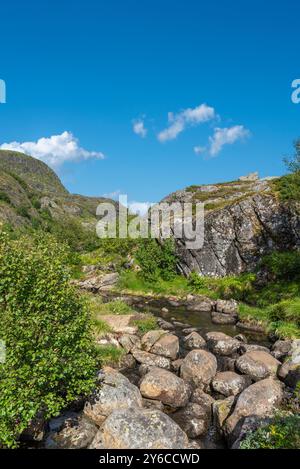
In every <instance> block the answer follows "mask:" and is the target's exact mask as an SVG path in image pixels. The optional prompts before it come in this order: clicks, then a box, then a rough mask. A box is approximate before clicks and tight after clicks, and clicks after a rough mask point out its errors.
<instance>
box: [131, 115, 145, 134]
mask: <svg viewBox="0 0 300 469" xmlns="http://www.w3.org/2000/svg"><path fill="white" fill-rule="evenodd" d="M132 128H133V131H134V133H135V134H136V135H138V136H139V137H142V138H145V137H146V135H147V132H148V130H147V129H146V127H145V123H144V121H143V119H138V120H135V121H133V127H132Z"/></svg>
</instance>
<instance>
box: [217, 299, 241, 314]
mask: <svg viewBox="0 0 300 469" xmlns="http://www.w3.org/2000/svg"><path fill="white" fill-rule="evenodd" d="M216 311H217V312H218V313H224V314H229V315H235V316H237V314H238V303H237V301H235V300H217V302H216Z"/></svg>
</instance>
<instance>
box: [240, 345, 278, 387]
mask: <svg viewBox="0 0 300 469" xmlns="http://www.w3.org/2000/svg"><path fill="white" fill-rule="evenodd" d="M279 365H280V362H279V361H278V360H276V358H274V357H273V356H272V355H271V354H270V353H266V352H262V351H260V350H253V351H251V352H247V353H245V354H244V355H242V356H241V357H240V358H238V359H237V360H236V363H235V366H236V368H237V369H238V370H239V371H240V372H241V373H243V374H245V375H248V376H250V378H251V379H253V380H254V381H258V380H260V379H265V378H267V377H268V376H276V373H277V370H278V367H279Z"/></svg>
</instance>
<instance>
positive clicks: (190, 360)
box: [180, 350, 217, 387]
mask: <svg viewBox="0 0 300 469" xmlns="http://www.w3.org/2000/svg"><path fill="white" fill-rule="evenodd" d="M216 372H217V360H216V357H215V356H214V355H212V354H211V353H209V352H207V351H205V350H192V351H191V352H189V353H188V354H187V356H186V357H185V358H184V360H183V362H182V365H181V367H180V376H181V377H182V378H183V379H184V380H186V381H188V382H190V383H191V384H193V385H194V386H196V387H198V386H204V387H205V386H207V385H208V384H210V382H211V380H212V379H213V377H214V376H215V374H216Z"/></svg>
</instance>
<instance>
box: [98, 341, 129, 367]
mask: <svg viewBox="0 0 300 469" xmlns="http://www.w3.org/2000/svg"><path fill="white" fill-rule="evenodd" d="M125 354H126V351H125V350H124V349H123V348H118V347H115V346H114V345H98V346H97V355H98V359H99V361H100V363H101V365H102V366H103V365H113V364H117V363H119V361H120V359H121V358H122V357H123V355H125Z"/></svg>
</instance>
